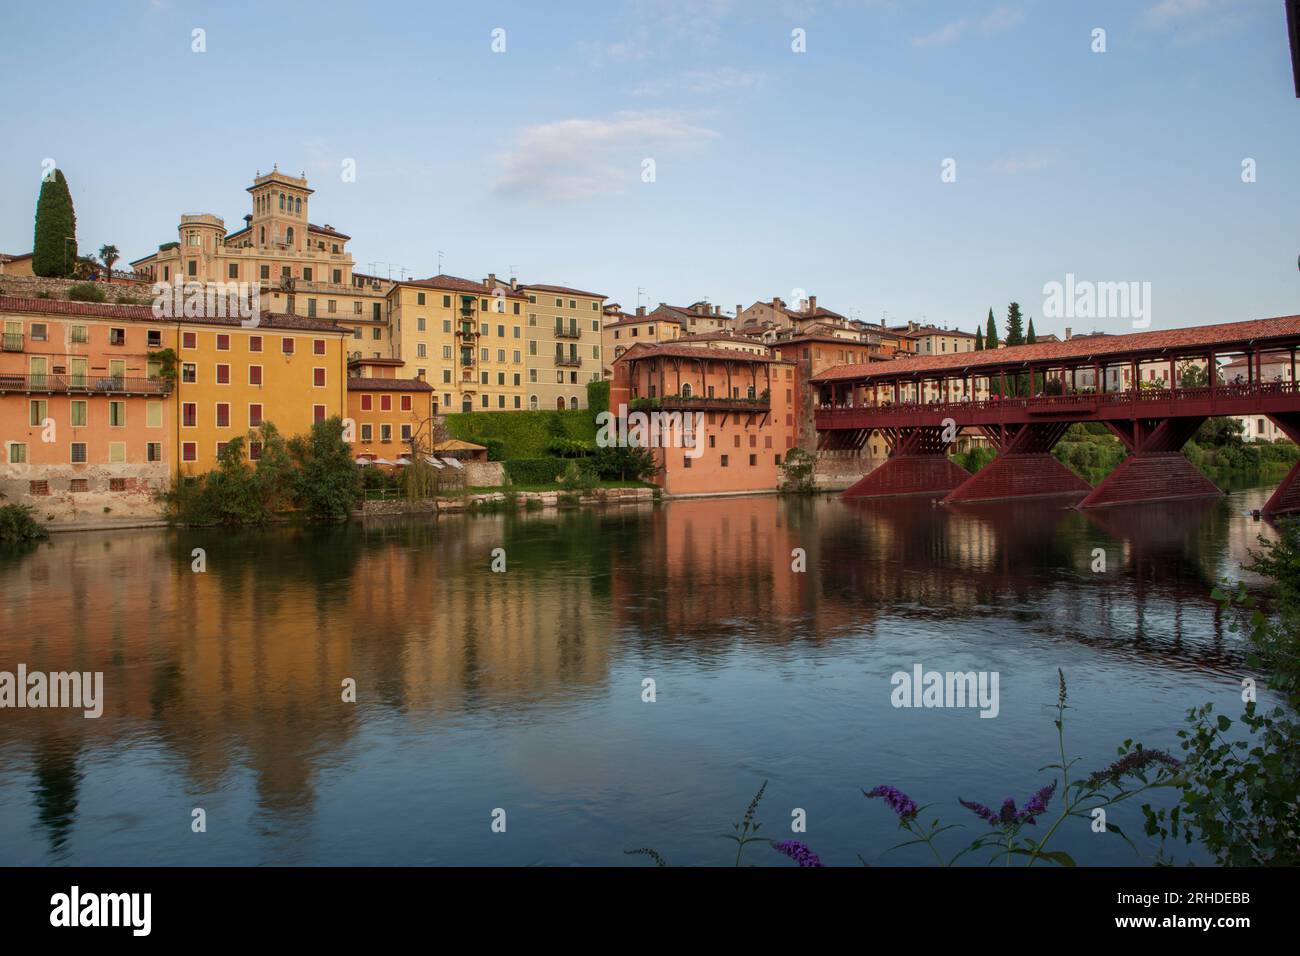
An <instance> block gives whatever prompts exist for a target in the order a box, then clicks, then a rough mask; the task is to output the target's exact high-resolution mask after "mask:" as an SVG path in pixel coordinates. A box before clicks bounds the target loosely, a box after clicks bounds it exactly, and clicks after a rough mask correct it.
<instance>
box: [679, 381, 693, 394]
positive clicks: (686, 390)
mask: <svg viewBox="0 0 1300 956" xmlns="http://www.w3.org/2000/svg"><path fill="white" fill-rule="evenodd" d="M692 394H693V393H692V392H691V383H690V382H683V383H682V398H690V397H691V395H692Z"/></svg>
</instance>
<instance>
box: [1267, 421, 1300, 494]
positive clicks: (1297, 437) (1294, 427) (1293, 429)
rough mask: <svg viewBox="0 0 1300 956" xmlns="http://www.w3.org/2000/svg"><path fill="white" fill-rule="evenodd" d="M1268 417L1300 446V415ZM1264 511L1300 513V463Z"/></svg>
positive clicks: (1288, 474)
mask: <svg viewBox="0 0 1300 956" xmlns="http://www.w3.org/2000/svg"><path fill="white" fill-rule="evenodd" d="M1268 417H1269V418H1271V419H1272V420H1273V423H1274V424H1275V425H1277V427H1278V428H1280V429H1282V431H1283V432H1284V433H1285V434H1286V437H1287V438H1289V439H1291V440H1292V441H1293V442H1295V443H1296V444H1300V413H1297V412H1284V413H1279V414H1276V415H1269V416H1268ZM1263 511H1264V514H1266V515H1283V514H1294V513H1296V512H1298V511H1300V461H1298V462H1296V463H1295V464H1294V465H1292V466H1291V470H1290V471H1288V472H1287V473H1286V477H1285V478H1283V479H1282V483H1281V484H1279V485H1278V486H1277V490H1276V491H1274V492H1273V494H1272V495H1270V496H1269V499H1268V502H1267V503H1266V504H1265V505H1264V509H1263Z"/></svg>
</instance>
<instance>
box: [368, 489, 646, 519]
mask: <svg viewBox="0 0 1300 956" xmlns="http://www.w3.org/2000/svg"><path fill="white" fill-rule="evenodd" d="M654 493H655V489H653V488H596V489H594V490H592V491H589V492H588V493H587V494H585V495H583V496H582V498H581V499H580V501H579V503H580V504H584V505H607V504H613V505H621V504H638V503H646V504H648V503H651V502H653V501H654ZM563 494H564V492H561V491H521V492H518V493H517V494H516V496H515V504H516V507H518V508H520V509H523V508H526V507H528V501H529V500H535V501H537V502H538V503H540V504H541V506H542V507H543V508H555V507H558V506H559V503H560V497H561V495H563ZM508 501H509V497H508V496H507V495H506V493H505V492H502V491H491V492H486V493H484V494H479V495H463V496H461V497H458V498H427V499H425V500H423V501H408V500H406V499H404V498H402V499H398V500H396V501H365V502H362V505H361V510H360V511H359V512H358V514H359V515H360V516H361V517H363V518H379V517H384V516H388V515H409V514H430V513H433V512H438V513H447V512H451V513H454V512H459V511H470V510H473V509H474V508H475V507H487V506H499V505H503V504H505V503H506V502H508Z"/></svg>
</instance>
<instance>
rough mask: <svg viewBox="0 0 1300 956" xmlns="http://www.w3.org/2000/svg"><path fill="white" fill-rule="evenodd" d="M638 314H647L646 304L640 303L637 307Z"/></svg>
mask: <svg viewBox="0 0 1300 956" xmlns="http://www.w3.org/2000/svg"><path fill="white" fill-rule="evenodd" d="M636 314H637V315H645V306H644V305H638V306H637V307H636Z"/></svg>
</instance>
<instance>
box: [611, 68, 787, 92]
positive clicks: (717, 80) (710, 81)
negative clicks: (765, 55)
mask: <svg viewBox="0 0 1300 956" xmlns="http://www.w3.org/2000/svg"><path fill="white" fill-rule="evenodd" d="M764 78H765V77H764V74H762V73H751V72H748V71H746V70H738V69H736V68H735V67H731V66H720V67H716V68H714V69H709V70H688V71H687V72H685V73H676V74H673V75H670V76H661V77H656V78H654V79H651V80H646V81H645V82H643V83H641V84H639V85H638V86H637V87H636V88H635V89H634V90H632V95H633V96H663V95H665V94H668V93H695V94H704V95H707V94H711V93H722V92H725V91H726V90H748V89H753V88H755V87H758V86H761V85H762V83H763V80H764Z"/></svg>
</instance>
